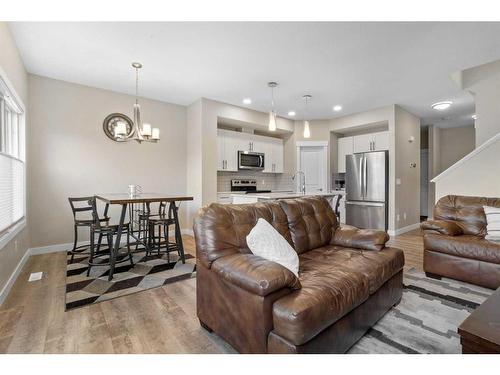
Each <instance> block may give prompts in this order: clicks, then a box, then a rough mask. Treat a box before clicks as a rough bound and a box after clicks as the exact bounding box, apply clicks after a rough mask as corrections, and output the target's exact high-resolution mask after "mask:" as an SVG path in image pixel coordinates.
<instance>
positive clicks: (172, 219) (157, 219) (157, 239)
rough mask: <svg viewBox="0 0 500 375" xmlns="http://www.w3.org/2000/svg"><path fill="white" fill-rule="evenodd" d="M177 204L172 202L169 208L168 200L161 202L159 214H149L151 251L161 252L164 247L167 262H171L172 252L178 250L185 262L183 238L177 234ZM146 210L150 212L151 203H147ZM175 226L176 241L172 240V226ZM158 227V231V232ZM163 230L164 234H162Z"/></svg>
mask: <svg viewBox="0 0 500 375" xmlns="http://www.w3.org/2000/svg"><path fill="white" fill-rule="evenodd" d="M175 208H176V207H175V204H174V205H172V204H170V205H169V206H168V209H167V202H160V205H159V207H158V214H157V215H149V216H148V225H149V241H148V242H149V243H148V245H149V246H148V247H149V252H152V251H154V250H157V251H158V255H160V254H161V249H162V248H164V249H165V252H166V254H167V262H168V263H170V253H171V252H172V251H177V254H178V255H179V258H180V259H181V260H182V263H185V257H184V249H183V247H182V238H179V236H178V235H177V232H178V228H177V226H178V222H177V220H176V212H175ZM146 212H147V213H150V212H151V209H150V204H149V203H146ZM172 225H173V226H174V228H175V236H174V238H175V241H170V233H169V232H170V226H172ZM156 229H158V233H156ZM162 230H163V236H162Z"/></svg>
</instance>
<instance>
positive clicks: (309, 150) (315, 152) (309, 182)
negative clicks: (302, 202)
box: [297, 146, 328, 193]
mask: <svg viewBox="0 0 500 375" xmlns="http://www.w3.org/2000/svg"><path fill="white" fill-rule="evenodd" d="M326 151H327V147H323V146H301V147H300V154H299V165H298V166H297V167H298V170H300V171H302V172H304V174H305V178H306V193H319V192H326V191H327V174H328V173H327V165H326ZM297 178H298V177H297ZM297 187H298V189H300V187H301V186H300V185H299V183H298V184H297Z"/></svg>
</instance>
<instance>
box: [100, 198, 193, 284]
mask: <svg viewBox="0 0 500 375" xmlns="http://www.w3.org/2000/svg"><path fill="white" fill-rule="evenodd" d="M96 198H97V199H99V200H101V201H103V202H104V203H106V204H107V205H110V204H117V205H120V206H121V207H122V209H121V213H120V221H119V223H118V229H117V233H116V240H115V243H114V249H113V251H112V252H111V254H110V262H109V263H110V267H109V268H110V269H109V280H112V279H113V273H114V271H115V261H116V259H115V255H116V254H118V250H119V249H120V241H121V236H122V230H123V224H124V222H125V215H126V213H127V207H128V206H129V205H133V204H136V203H138V204H141V203H143V204H144V203H155V202H156V203H159V202H168V203H170V208H172V212H173V219H174V221H175V239H176V242H177V244H178V246H179V250H180V253H181V260H182V262H183V263H184V262H185V256H184V246H183V244H182V236H181V229H180V225H179V215H178V209H179V206H178V205H177V204H176V202H182V201H192V200H193V197H182V196H179V197H175V196H174V197H173V196H168V195H165V194H160V193H140V194H136V195H134V196H131V195H129V194H127V193H107V194H98V195H96Z"/></svg>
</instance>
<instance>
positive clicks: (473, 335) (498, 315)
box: [458, 288, 500, 354]
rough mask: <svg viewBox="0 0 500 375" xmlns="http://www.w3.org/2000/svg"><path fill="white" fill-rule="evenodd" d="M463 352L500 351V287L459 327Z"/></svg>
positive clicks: (492, 352)
mask: <svg viewBox="0 0 500 375" xmlns="http://www.w3.org/2000/svg"><path fill="white" fill-rule="evenodd" d="M458 334H459V335H460V342H461V344H462V353H464V354H480V353H481V354H495V353H500V288H498V289H497V290H496V291H495V292H494V293H493V294H492V295H491V296H490V297H489V298H488V299H487V300H486V301H484V302H483V303H482V305H481V306H479V307H478V308H477V309H476V310H475V311H474V312H473V313H472V314H470V315H469V317H468V318H467V319H465V320H464V321H463V323H462V324H460V326H459V327H458Z"/></svg>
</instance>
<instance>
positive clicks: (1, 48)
mask: <svg viewBox="0 0 500 375" xmlns="http://www.w3.org/2000/svg"><path fill="white" fill-rule="evenodd" d="M0 74H1V75H2V76H4V75H5V77H6V79H7V80H8V81H9V83H10V84H11V85H12V87H13V89H14V91H15V92H16V94H17V96H18V97H19V98H20V99H21V100H22V101H23V102H24V105H25V106H27V105H28V75H27V73H26V70H25V68H24V64H23V62H22V60H21V57H20V55H19V52H18V50H17V47H16V45H15V43H14V39H13V38H12V35H11V33H10V30H9V28H8V26H7V24H6V23H5V22H0ZM29 120H30V118H29V114H27V116H26V127H27V129H26V136H27V137H29ZM29 163H30V154H29V150H28V152H27V164H28V165H29ZM27 183H28V184H29V183H30V181H29V176H27ZM29 214H30V211H29V209H28V212H27V215H29ZM29 247H30V246H29V228H28V227H25V228H24V229H23V230H22V231H21V232H20V233H19V234H18V235H17V236H16V237H15V238H13V239H12V240H11V241H10V242H9V243H8V244H7V245H6V246H4V247H3V248H2V249H0V303H1V300H2V298H3V297H4V296H5V295H4V294H3V293H2V292H3V291H4V290H5V291H6V289H4V288H6V287H7V286H8V282H9V279H10V278H11V275H12V274H13V272H14V271H15V270H16V267H17V265H18V264H19V262H20V261H21V259H22V257H23V256H24V254H25V253H26V251H27V250H28V248H29Z"/></svg>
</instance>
